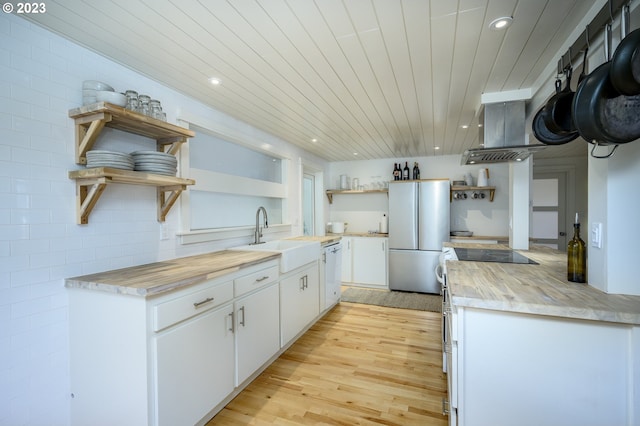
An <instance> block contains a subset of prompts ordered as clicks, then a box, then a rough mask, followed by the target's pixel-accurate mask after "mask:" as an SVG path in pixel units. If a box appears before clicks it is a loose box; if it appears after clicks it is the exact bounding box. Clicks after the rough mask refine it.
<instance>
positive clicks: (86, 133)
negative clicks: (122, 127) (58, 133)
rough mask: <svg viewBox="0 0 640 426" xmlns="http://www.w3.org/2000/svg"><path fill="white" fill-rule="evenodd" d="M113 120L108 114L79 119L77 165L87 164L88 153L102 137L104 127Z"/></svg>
mask: <svg viewBox="0 0 640 426" xmlns="http://www.w3.org/2000/svg"><path fill="white" fill-rule="evenodd" d="M112 119H113V117H112V115H111V114H109V113H107V112H101V113H96V114H93V115H89V116H85V117H81V118H77V119H76V120H75V124H76V163H77V164H87V151H89V150H91V148H93V144H94V143H95V142H96V139H98V136H100V132H102V129H104V126H105V125H106V124H107V123H108V122H110V121H111V120H112Z"/></svg>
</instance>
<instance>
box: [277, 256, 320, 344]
mask: <svg viewBox="0 0 640 426" xmlns="http://www.w3.org/2000/svg"><path fill="white" fill-rule="evenodd" d="M319 281H320V280H319V277H318V263H317V262H315V263H314V264H313V266H310V267H309V268H306V269H304V270H303V271H300V272H298V273H296V274H293V275H291V276H290V277H287V278H285V279H283V280H282V281H280V324H281V330H282V346H284V345H286V344H287V343H289V341H291V339H293V338H294V337H295V336H296V335H297V334H298V333H299V332H300V331H302V329H303V328H305V327H306V326H307V325H308V324H309V323H310V322H311V321H313V319H314V318H315V317H316V316H318V314H319V313H320V286H319Z"/></svg>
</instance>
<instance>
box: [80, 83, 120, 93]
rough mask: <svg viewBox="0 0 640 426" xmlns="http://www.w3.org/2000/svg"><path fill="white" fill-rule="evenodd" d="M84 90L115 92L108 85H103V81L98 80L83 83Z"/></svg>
mask: <svg viewBox="0 0 640 426" xmlns="http://www.w3.org/2000/svg"><path fill="white" fill-rule="evenodd" d="M82 88H83V89H91V90H107V91H110V92H113V87H111V86H109V85H108V84H107V83H103V82H101V81H96V80H85V81H83V82H82Z"/></svg>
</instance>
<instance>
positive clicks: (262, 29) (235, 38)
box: [27, 0, 602, 161]
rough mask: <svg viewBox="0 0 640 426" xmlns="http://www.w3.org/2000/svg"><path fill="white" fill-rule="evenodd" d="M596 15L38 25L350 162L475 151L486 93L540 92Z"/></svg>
mask: <svg viewBox="0 0 640 426" xmlns="http://www.w3.org/2000/svg"><path fill="white" fill-rule="evenodd" d="M594 3H597V4H600V3H602V1H601V0H430V1H428V0H208V1H206V0H127V1H126V2H125V1H121V0H111V1H110V0H102V1H93V0H48V1H47V5H46V6H47V12H46V13H45V14H41V15H29V16H28V17H27V19H30V20H32V21H34V22H36V23H38V24H40V25H42V26H44V27H46V28H48V29H50V30H52V31H54V32H56V33H58V34H61V35H63V36H64V37H67V38H69V39H71V40H73V41H75V42H77V43H78V44H80V45H83V46H86V47H88V48H90V49H92V50H94V51H96V52H98V53H100V54H102V55H104V56H106V57H108V58H111V59H113V60H115V61H116V62H119V63H122V64H124V65H126V66H127V67H129V68H131V69H134V70H136V71H138V72H140V73H142V74H144V75H147V76H149V77H151V78H153V79H155V80H157V81H160V82H162V83H164V84H166V85H168V86H170V87H173V88H175V89H176V90H178V91H180V92H183V93H185V94H187V95H189V96H191V97H193V98H195V99H197V100H199V101H201V102H203V103H205V104H208V105H210V106H211V107H213V108H215V109H218V110H220V111H223V112H225V113H227V114H229V115H231V116H233V117H236V118H238V119H240V120H243V121H245V122H247V123H250V124H252V125H254V126H256V127H258V128H260V129H263V130H265V131H267V132H269V133H271V134H274V135H276V136H278V137H280V138H281V139H283V140H285V141H288V142H290V143H292V144H295V145H299V146H300V147H302V148H304V149H306V150H308V151H310V152H312V153H314V154H316V155H318V156H319V157H322V158H325V159H327V160H329V161H341V160H354V159H373V158H399V157H402V158H405V157H413V156H433V155H451V154H459V153H461V152H463V151H464V150H465V149H468V148H471V147H477V146H478V129H477V124H478V113H479V108H480V96H481V94H482V93H487V92H501V91H509V90H516V89H523V88H533V89H534V90H537V89H538V88H537V87H535V86H536V85H540V78H541V76H542V75H543V74H544V73H548V71H547V70H548V69H549V68H548V67H549V64H551V63H555V62H556V61H557V59H558V57H559V55H558V52H559V51H560V49H561V47H562V45H563V43H565V42H566V41H567V39H568V38H569V36H570V34H571V32H572V31H573V30H574V29H575V28H576V27H577V25H578V24H579V23H580V21H581V20H582V19H583V18H584V16H585V15H586V14H587V13H588V11H589V10H590V9H591V7H592V6H593V5H594ZM501 16H513V18H514V21H513V25H512V26H511V27H510V28H508V29H507V30H505V31H496V30H491V29H489V27H488V25H489V23H490V22H491V21H492V20H493V19H495V18H497V17H501ZM570 41H573V40H570ZM561 53H564V52H561ZM211 77H215V78H218V79H220V80H221V82H222V83H221V84H220V85H218V86H214V85H212V84H210V82H209V79H210V78H211ZM116 89H118V90H124V89H126V88H116ZM545 89H546V88H545ZM548 91H549V95H551V91H552V88H549V90H548ZM464 126H469V127H468V128H464ZM314 140H315V141H314ZM582 144H585V143H584V141H582ZM585 145H586V144H585ZM546 151H549V150H546Z"/></svg>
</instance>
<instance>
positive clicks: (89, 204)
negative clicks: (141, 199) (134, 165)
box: [69, 167, 196, 225]
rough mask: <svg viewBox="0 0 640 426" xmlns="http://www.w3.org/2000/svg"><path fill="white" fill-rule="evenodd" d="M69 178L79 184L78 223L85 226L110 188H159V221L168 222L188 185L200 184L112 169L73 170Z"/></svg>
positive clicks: (77, 194)
mask: <svg viewBox="0 0 640 426" xmlns="http://www.w3.org/2000/svg"><path fill="white" fill-rule="evenodd" d="M69 178H70V179H74V180H75V181H76V200H77V202H76V206H77V209H76V214H77V222H78V224H82V225H84V224H87V223H89V215H90V214H91V210H93V207H94V206H95V205H96V203H97V202H98V199H99V198H100V196H101V195H102V193H103V192H104V190H105V188H106V187H107V185H109V184H113V183H121V184H130V185H147V186H155V187H156V188H157V197H158V221H159V222H164V220H165V218H166V216H167V213H168V212H169V210H170V209H171V207H173V205H174V203H175V202H176V200H177V199H178V197H179V196H180V193H181V192H182V191H184V190H185V189H186V188H187V185H193V184H195V183H196V182H195V181H194V180H193V179H184V178H179V177H173V176H164V175H156V174H151V173H144V172H134V171H129V170H120V169H113V168H109V167H96V168H91V169H84V170H73V171H70V172H69Z"/></svg>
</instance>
